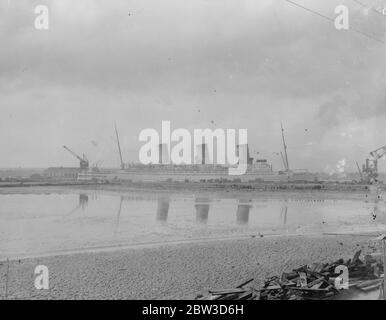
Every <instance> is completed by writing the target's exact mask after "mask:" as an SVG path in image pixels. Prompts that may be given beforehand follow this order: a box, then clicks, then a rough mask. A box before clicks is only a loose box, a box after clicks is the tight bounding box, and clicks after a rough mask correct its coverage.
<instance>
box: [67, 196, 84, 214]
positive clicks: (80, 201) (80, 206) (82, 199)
mask: <svg viewBox="0 0 386 320" xmlns="http://www.w3.org/2000/svg"><path fill="white" fill-rule="evenodd" d="M87 205H88V195H87V194H85V193H80V194H79V203H78V205H77V206H76V207H75V208H74V209H72V210H71V211H70V212H69V213H68V215H72V214H73V213H74V212H76V211H77V210H78V209H79V208H82V210H83V211H84V210H86V208H87Z"/></svg>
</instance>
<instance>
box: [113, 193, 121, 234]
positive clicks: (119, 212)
mask: <svg viewBox="0 0 386 320" xmlns="http://www.w3.org/2000/svg"><path fill="white" fill-rule="evenodd" d="M122 202H123V197H122V196H121V201H120V202H119V207H118V214H117V220H116V222H115V230H114V235H115V234H117V232H118V228H119V220H120V218H121V211H122Z"/></svg>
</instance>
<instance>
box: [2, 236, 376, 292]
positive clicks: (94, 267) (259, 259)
mask: <svg viewBox="0 0 386 320" xmlns="http://www.w3.org/2000/svg"><path fill="white" fill-rule="evenodd" d="M371 243H372V242H371V241H370V237H369V236H363V235H356V236H353V235H344V236H343V235H328V236H287V237H286V236H280V237H263V238H260V237H255V238H250V239H242V240H234V239H233V240H222V241H211V242H203V243H191V244H186V243H184V244H168V245H159V246H158V245H155V246H154V247H152V248H131V249H124V250H117V251H110V252H96V253H78V254H72V255H62V256H51V257H42V258H31V259H23V260H16V261H10V262H9V273H8V296H7V298H8V299H193V298H194V297H195V296H196V295H197V294H205V293H207V291H208V290H209V289H219V288H227V287H234V286H236V285H238V284H239V283H241V282H243V281H245V280H248V279H250V278H254V279H255V280H254V282H253V286H254V287H256V288H257V289H258V288H260V287H261V285H262V284H263V281H264V280H265V279H266V277H269V276H273V275H277V274H280V273H281V272H282V271H285V270H290V269H292V268H296V267H299V266H301V265H304V264H312V263H313V262H328V261H332V260H337V259H338V258H341V257H343V258H349V257H352V255H353V254H354V252H355V251H357V250H359V249H362V250H363V252H365V253H366V252H372V251H371V250H372V249H370V247H371ZM369 244H370V247H369V246H368V245H369ZM40 264H43V265H46V266H47V267H48V269H49V279H50V283H49V285H50V288H49V290H37V289H35V286H34V280H35V277H36V275H35V274H34V270H35V267H36V266H37V265H40ZM6 270H7V263H6V262H4V261H2V262H1V265H0V275H1V280H0V297H1V299H3V298H5V286H6V277H5V274H6V272H7V271H6Z"/></svg>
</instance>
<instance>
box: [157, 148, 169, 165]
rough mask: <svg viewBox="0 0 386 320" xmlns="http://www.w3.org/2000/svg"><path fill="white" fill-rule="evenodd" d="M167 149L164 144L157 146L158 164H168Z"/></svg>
mask: <svg viewBox="0 0 386 320" xmlns="http://www.w3.org/2000/svg"><path fill="white" fill-rule="evenodd" d="M169 163H170V158H169V148H168V145H167V144H166V143H160V144H159V145H158V164H169Z"/></svg>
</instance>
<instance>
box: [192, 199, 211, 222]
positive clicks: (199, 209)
mask: <svg viewBox="0 0 386 320" xmlns="http://www.w3.org/2000/svg"><path fill="white" fill-rule="evenodd" d="M194 207H195V208H196V220H197V221H198V222H202V223H207V222H208V217H209V204H205V203H200V204H196V205H195V206H194Z"/></svg>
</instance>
